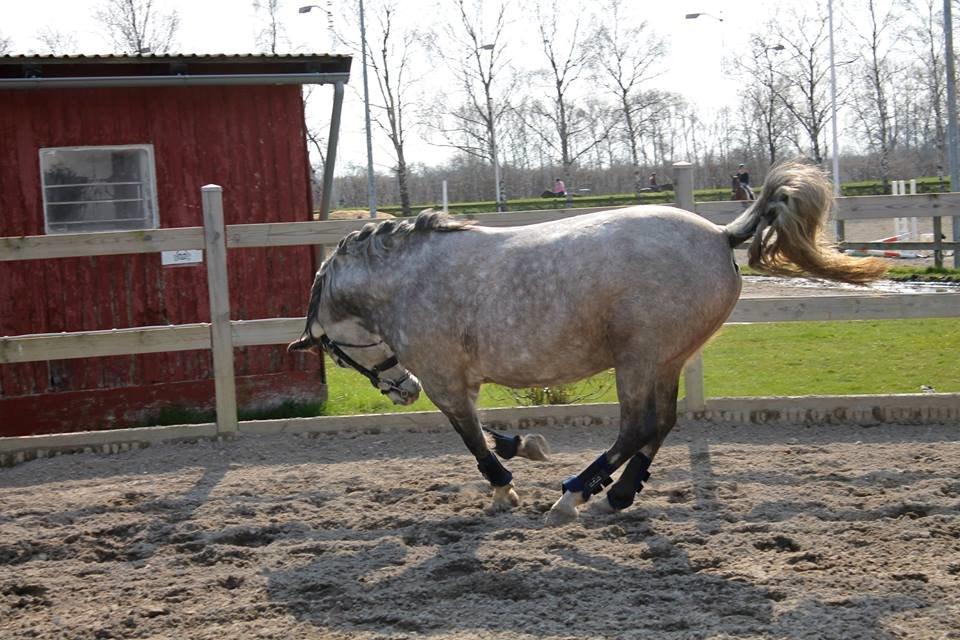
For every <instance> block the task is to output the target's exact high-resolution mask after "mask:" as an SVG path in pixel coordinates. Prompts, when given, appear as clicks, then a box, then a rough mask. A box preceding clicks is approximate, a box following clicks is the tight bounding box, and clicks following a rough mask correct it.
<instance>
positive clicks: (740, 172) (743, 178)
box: [734, 164, 757, 200]
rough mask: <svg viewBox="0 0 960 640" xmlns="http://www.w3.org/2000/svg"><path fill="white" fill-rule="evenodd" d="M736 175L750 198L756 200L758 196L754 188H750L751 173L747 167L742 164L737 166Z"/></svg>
mask: <svg viewBox="0 0 960 640" xmlns="http://www.w3.org/2000/svg"><path fill="white" fill-rule="evenodd" d="M734 175H735V176H736V178H737V180H739V181H740V186H741V187H743V190H744V191H746V192H747V195H748V196H749V197H750V199H751V200H755V199H756V197H757V196H755V195H754V194H753V189H751V188H750V174H749V173H748V172H747V168H746V167H745V166H743V165H742V164H741V165H740V166H738V167H737V172H736V173H735V174H734Z"/></svg>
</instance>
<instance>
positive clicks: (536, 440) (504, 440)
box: [483, 427, 550, 460]
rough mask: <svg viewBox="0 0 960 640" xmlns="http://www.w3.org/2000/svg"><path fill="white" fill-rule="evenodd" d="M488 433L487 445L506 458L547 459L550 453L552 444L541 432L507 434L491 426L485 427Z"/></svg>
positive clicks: (485, 431) (484, 429)
mask: <svg viewBox="0 0 960 640" xmlns="http://www.w3.org/2000/svg"><path fill="white" fill-rule="evenodd" d="M483 432H484V433H485V434H486V438H487V446H488V447H493V450H494V451H496V452H497V455H498V456H500V457H501V458H503V459H504V460H509V459H510V458H513V457H516V456H520V457H521V458H527V459H528V460H546V459H547V456H548V455H550V446H549V445H548V444H547V439H546V438H544V437H543V436H542V435H540V434H539V433H528V434H527V435H525V436H520V435H515V436H511V435H507V434H505V433H500V432H498V431H494V430H493V429H491V428H489V427H483Z"/></svg>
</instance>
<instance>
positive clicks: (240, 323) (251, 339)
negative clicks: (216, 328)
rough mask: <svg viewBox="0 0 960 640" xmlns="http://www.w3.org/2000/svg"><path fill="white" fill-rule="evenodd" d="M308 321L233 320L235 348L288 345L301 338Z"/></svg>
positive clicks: (281, 319)
mask: <svg viewBox="0 0 960 640" xmlns="http://www.w3.org/2000/svg"><path fill="white" fill-rule="evenodd" d="M306 321H307V319H306V318H266V319H263V320H232V321H231V322H230V328H231V330H232V333H233V346H235V347H249V346H253V345H269V344H287V343H289V342H292V341H294V340H296V339H297V338H299V337H300V334H301V333H302V332H303V328H304V326H305V325H306Z"/></svg>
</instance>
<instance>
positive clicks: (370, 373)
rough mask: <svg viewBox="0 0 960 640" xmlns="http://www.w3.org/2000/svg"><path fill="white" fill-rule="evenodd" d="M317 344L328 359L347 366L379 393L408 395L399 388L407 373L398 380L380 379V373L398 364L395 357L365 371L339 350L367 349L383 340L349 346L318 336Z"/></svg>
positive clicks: (347, 343) (364, 368)
mask: <svg viewBox="0 0 960 640" xmlns="http://www.w3.org/2000/svg"><path fill="white" fill-rule="evenodd" d="M317 342H319V343H320V346H321V347H323V350H324V351H326V352H327V353H328V354H330V357H331V358H333V359H334V360H335V361H336V362H337V364H339V365H340V366H348V367H350V368H351V369H353V370H354V371H356V372H357V373H359V374H360V375H362V376H363V377H365V378H366V379H367V380H369V381H370V384H372V385H373V386H374V387H376V388H377V389H379V390H380V393H383V394H387V393H389V392H391V391H395V392H397V393H399V394H400V395H401V396H402V397H407V396H408V395H410V394H408V393H407V392H406V391H404V390H403V389H401V388H400V385H401V384H403V383H404V381H406V379H407V378H409V377H410V373H409V372H404V374H403V376H402V377H401V378H400V379H399V380H382V379H381V378H380V374H381V373H383V372H384V371H389V370H390V369H392V368H394V367H395V366H397V365H398V364H400V362H399V360H397V356H390V357H389V358H387V359H386V360H384V361H383V362H381V363H379V364H377V365H374V366H373V367H372V368H370V369H367V368H366V367H365V366H363V365H362V364H360V363H359V362H357V361H356V360H354V359H353V358H351V357H350V356H348V355H347V353H346V352H345V351H344V350H343V349H342V348H341V347H346V348H347V349H369V348H370V347H377V346H380V345H381V344H383V340H378V341H377V342H371V343H370V344H350V343H349V342H336V341H334V340H331V339H330V338H329V337H328V336H327V334H323V335H322V336H320V338H319V339H318V340H317Z"/></svg>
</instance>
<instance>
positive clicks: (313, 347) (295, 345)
mask: <svg viewBox="0 0 960 640" xmlns="http://www.w3.org/2000/svg"><path fill="white" fill-rule="evenodd" d="M287 351H289V352H293V351H309V352H310V353H314V354H317V355H319V354H320V350H319V349H318V348H317V341H316V340H314V339H313V336H311V335H310V334H309V333H307V334H304V335H303V336H301V337H300V339H299V340H294V341H293V342H291V343H290V344H288V345H287Z"/></svg>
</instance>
